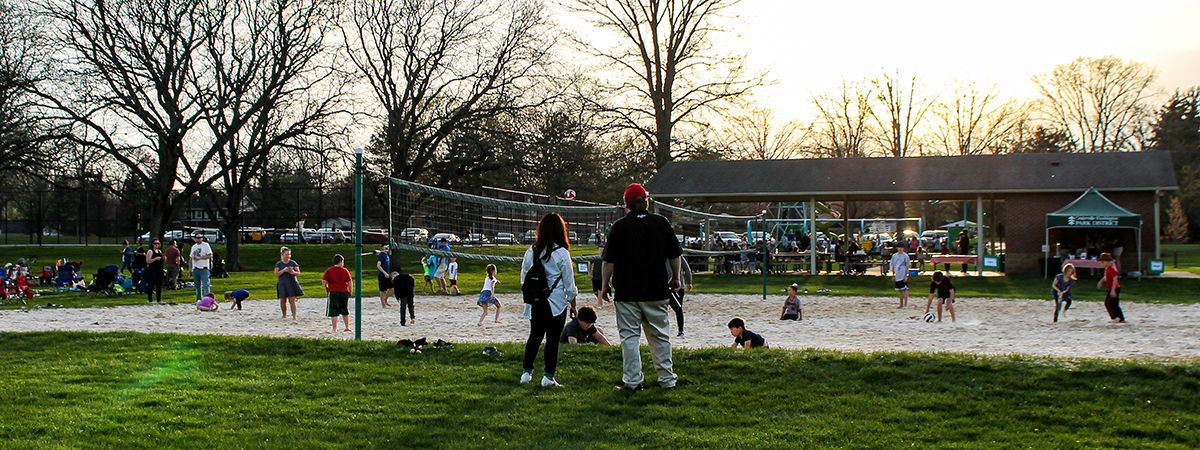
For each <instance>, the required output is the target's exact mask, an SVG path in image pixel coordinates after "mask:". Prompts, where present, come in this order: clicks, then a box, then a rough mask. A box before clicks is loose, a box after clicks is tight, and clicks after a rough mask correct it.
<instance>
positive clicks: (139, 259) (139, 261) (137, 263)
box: [129, 247, 146, 270]
mask: <svg viewBox="0 0 1200 450" xmlns="http://www.w3.org/2000/svg"><path fill="white" fill-rule="evenodd" d="M129 267H132V268H134V269H137V270H142V269H145V268H146V251H145V250H143V249H142V248H140V247H139V248H138V249H137V251H135V252H134V254H133V262H132V263H131V264H130V265H129Z"/></svg>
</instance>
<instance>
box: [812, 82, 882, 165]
mask: <svg viewBox="0 0 1200 450" xmlns="http://www.w3.org/2000/svg"><path fill="white" fill-rule="evenodd" d="M874 94H875V92H874V90H873V89H871V88H870V87H867V86H864V85H863V84H861V83H852V82H846V81H842V86H841V87H840V88H839V89H838V90H837V91H835V92H833V93H829V94H823V95H820V96H817V97H815V98H813V105H814V106H816V107H817V121H816V124H814V125H813V134H814V137H815V139H816V142H815V144H814V146H813V152H814V153H815V154H817V155H818V156H824V157H831V158H855V157H863V156H867V155H868V150H869V149H868V143H869V142H870V140H871V136H872V133H873V132H874V131H873V129H872V128H871V123H870V118H871V98H872V97H873V96H874Z"/></svg>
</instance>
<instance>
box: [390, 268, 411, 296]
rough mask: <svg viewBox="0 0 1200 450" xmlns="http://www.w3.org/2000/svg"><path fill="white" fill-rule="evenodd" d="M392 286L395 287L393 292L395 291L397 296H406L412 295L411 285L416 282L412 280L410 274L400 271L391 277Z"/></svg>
mask: <svg viewBox="0 0 1200 450" xmlns="http://www.w3.org/2000/svg"><path fill="white" fill-rule="evenodd" d="M392 286H393V287H394V288H395V291H393V292H395V295H396V297H397V298H400V297H404V298H408V297H412V296H413V287H414V286H416V283H415V282H414V281H413V277H412V276H409V275H408V274H406V273H402V274H400V275H396V278H393V279H392Z"/></svg>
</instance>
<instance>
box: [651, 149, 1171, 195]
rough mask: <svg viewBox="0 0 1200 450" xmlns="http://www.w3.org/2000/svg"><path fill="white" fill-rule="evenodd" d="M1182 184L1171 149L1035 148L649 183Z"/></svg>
mask: <svg viewBox="0 0 1200 450" xmlns="http://www.w3.org/2000/svg"><path fill="white" fill-rule="evenodd" d="M1090 187H1094V188H1096V189H1097V190H1100V191H1105V192H1109V191H1154V190H1175V189H1177V187H1178V186H1177V185H1176V183H1175V171H1174V168H1173V167H1172V164H1171V155H1170V153H1169V152H1162V151H1153V152H1151V151H1147V152H1115V153H1033V154H1012V155H979V156H926V157H918V158H823V159H784V160H753V161H677V162H671V163H667V165H666V166H663V168H662V169H659V171H658V173H657V174H656V175H654V177H653V178H651V179H650V181H648V182H646V189H647V190H648V191H650V195H651V196H654V197H656V198H660V199H661V198H691V199H694V200H698V201H708V202H744V201H797V200H807V199H808V198H810V197H816V198H817V200H902V199H908V200H921V199H946V200H953V199H974V198H975V197H976V196H977V195H982V196H984V197H985V198H1003V197H1004V195H1005V194H1014V193H1034V192H1083V191H1086V190H1087V189H1088V188H1090Z"/></svg>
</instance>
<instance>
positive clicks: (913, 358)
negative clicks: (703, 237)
mask: <svg viewBox="0 0 1200 450" xmlns="http://www.w3.org/2000/svg"><path fill="white" fill-rule="evenodd" d="M0 348H3V349H4V358H2V359H0V365H2V366H3V367H2V370H0V383H2V384H3V386H4V389H3V390H0V406H2V407H0V442H3V443H4V444H3V445H2V447H4V448H9V449H80V448H122V449H137V448H153V449H163V448H206V449H207V448H279V449H298V448H456V449H457V448H489V449H490V448H560V449H561V448H570V449H579V448H597V449H606V448H613V449H617V448H634V447H636V448H848V449H878V448H902V447H903V448H924V449H941V448H947V449H950V448H953V449H962V448H980V449H990V448H1065V449H1074V448H1161V449H1194V448H1197V447H1200V402H1197V401H1196V400H1197V399H1198V398H1200V382H1198V381H1197V379H1198V378H1200V368H1197V366H1196V365H1195V364H1194V363H1184V362H1167V363H1163V362H1136V361H1106V360H1080V359H1073V360H1059V359H1042V358H1033V357H979V356H973V355H959V354H913V353H880V354H862V353H843V352H831V351H817V350H806V351H785V350H761V351H759V350H751V351H739V350H735V349H728V348H719V349H704V350H676V352H675V365H676V371H677V373H679V374H680V375H681V379H680V384H679V387H678V388H676V389H675V390H663V389H660V388H657V387H647V389H646V390H645V391H642V392H635V393H627V392H620V391H615V390H614V389H612V386H613V385H615V384H616V383H617V382H618V381H619V379H620V368H619V367H620V350H619V348H617V347H607V348H601V347H595V346H566V347H564V348H563V350H562V358H561V365H560V370H559V371H558V378H559V380H560V382H562V383H563V384H564V385H565V387H564V388H560V389H543V388H540V387H535V386H532V385H520V384H518V383H517V381H516V380H517V376H518V375H519V374H520V358H521V349H520V348H519V347H518V346H517V345H515V344H501V345H500V346H499V349H500V350H501V352H502V353H503V355H502V356H500V357H488V356H484V355H482V354H481V352H480V350H481V349H482V346H481V345H458V346H456V347H454V348H451V349H429V350H426V352H425V353H423V354H412V353H409V352H407V351H402V350H400V349H399V348H398V347H397V346H395V345H393V344H391V343H387V342H353V341H336V340H308V339H283V338H234V337H217V336H175V335H145V334H136V333H105V334H88V333H61V332H44V333H6V334H4V335H2V336H0ZM646 354H647V352H645V351H643V356H645V355H646ZM646 359H647V361H645V363H646V367H647V371H648V373H647V378H648V381H652V380H653V379H654V374H653V371H652V369H651V367H652V366H650V365H649V361H648V358H646ZM538 367H540V362H539V366H538Z"/></svg>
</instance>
